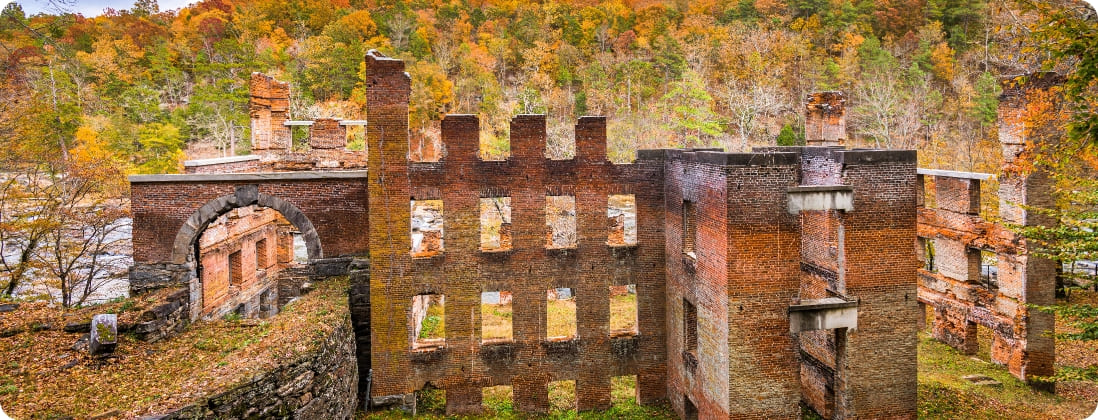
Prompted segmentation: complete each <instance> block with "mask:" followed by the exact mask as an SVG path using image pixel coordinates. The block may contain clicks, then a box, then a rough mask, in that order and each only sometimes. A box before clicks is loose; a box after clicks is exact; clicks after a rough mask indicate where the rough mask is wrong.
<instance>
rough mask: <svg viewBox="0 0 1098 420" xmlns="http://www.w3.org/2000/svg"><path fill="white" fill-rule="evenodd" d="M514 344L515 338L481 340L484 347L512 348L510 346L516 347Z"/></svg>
mask: <svg viewBox="0 0 1098 420" xmlns="http://www.w3.org/2000/svg"><path fill="white" fill-rule="evenodd" d="M514 344H515V339H513V338H489V339H483V340H480V345H481V346H482V347H490V346H510V345H514Z"/></svg>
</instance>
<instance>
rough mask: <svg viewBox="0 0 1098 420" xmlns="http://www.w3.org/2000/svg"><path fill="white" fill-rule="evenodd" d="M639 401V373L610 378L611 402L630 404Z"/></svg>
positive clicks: (613, 403)
mask: <svg viewBox="0 0 1098 420" xmlns="http://www.w3.org/2000/svg"><path fill="white" fill-rule="evenodd" d="M636 401H637V375H627V376H615V377H613V378H610V403H611V404H612V405H619V404H629V403H633V402H636Z"/></svg>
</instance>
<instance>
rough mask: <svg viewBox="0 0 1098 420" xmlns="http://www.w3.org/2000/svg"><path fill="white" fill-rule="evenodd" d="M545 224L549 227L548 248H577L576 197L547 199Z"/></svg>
mask: <svg viewBox="0 0 1098 420" xmlns="http://www.w3.org/2000/svg"><path fill="white" fill-rule="evenodd" d="M545 224H546V225H548V232H547V237H546V243H545V247H546V248H575V247H576V239H577V238H576V197H573V196H570V195H550V196H546V197H545Z"/></svg>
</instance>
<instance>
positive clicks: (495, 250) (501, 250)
mask: <svg viewBox="0 0 1098 420" xmlns="http://www.w3.org/2000/svg"><path fill="white" fill-rule="evenodd" d="M514 252H515V249H514V248H493V249H487V248H481V249H480V253H481V254H492V255H508V254H512V253H514Z"/></svg>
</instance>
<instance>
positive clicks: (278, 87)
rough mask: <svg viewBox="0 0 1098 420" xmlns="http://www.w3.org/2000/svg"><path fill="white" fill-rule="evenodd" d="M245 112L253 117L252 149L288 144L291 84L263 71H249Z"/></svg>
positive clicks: (280, 146) (274, 147)
mask: <svg viewBox="0 0 1098 420" xmlns="http://www.w3.org/2000/svg"><path fill="white" fill-rule="evenodd" d="M248 88H249V92H250V97H249V101H248V114H249V115H250V116H251V119H252V130H251V131H252V151H253V152H257V153H259V152H263V151H267V150H285V149H288V148H289V147H290V128H289V127H286V126H285V125H283V123H284V122H286V121H289V120H290V84H289V83H286V82H280V81H278V80H275V79H274V78H273V77H270V76H267V75H265V74H262V73H252V78H251V81H250V84H249V85H248Z"/></svg>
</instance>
